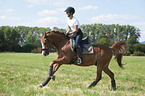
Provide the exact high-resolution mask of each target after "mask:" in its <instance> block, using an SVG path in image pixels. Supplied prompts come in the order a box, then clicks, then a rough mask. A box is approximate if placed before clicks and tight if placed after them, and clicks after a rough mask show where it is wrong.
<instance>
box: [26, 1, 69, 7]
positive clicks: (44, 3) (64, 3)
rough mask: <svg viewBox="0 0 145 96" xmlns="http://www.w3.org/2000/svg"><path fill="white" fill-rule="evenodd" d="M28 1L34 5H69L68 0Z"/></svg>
mask: <svg viewBox="0 0 145 96" xmlns="http://www.w3.org/2000/svg"><path fill="white" fill-rule="evenodd" d="M26 1H27V2H29V3H31V4H34V5H54V6H62V5H67V3H66V2H65V1H67V0H26Z"/></svg>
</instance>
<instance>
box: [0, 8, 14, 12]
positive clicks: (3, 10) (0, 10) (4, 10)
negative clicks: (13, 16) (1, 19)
mask: <svg viewBox="0 0 145 96" xmlns="http://www.w3.org/2000/svg"><path fill="white" fill-rule="evenodd" d="M13 11H14V9H0V12H13Z"/></svg>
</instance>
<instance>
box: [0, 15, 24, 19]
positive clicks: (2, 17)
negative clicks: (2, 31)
mask: <svg viewBox="0 0 145 96" xmlns="http://www.w3.org/2000/svg"><path fill="white" fill-rule="evenodd" d="M0 19H1V20H21V19H22V18H21V17H7V16H4V15H2V16H0Z"/></svg>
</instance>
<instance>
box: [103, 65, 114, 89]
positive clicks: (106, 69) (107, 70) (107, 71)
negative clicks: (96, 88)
mask: <svg viewBox="0 0 145 96" xmlns="http://www.w3.org/2000/svg"><path fill="white" fill-rule="evenodd" d="M103 71H104V72H105V73H106V74H107V75H108V76H109V77H110V78H111V88H112V89H113V90H116V82H115V79H114V73H113V72H112V71H111V70H110V69H109V68H108V66H106V67H105V68H104V69H103Z"/></svg>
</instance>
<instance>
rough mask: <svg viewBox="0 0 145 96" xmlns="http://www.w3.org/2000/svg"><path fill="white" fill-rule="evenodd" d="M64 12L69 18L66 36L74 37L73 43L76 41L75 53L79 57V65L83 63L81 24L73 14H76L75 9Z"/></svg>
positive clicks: (71, 8)
mask: <svg viewBox="0 0 145 96" xmlns="http://www.w3.org/2000/svg"><path fill="white" fill-rule="evenodd" d="M64 12H66V14H67V17H68V18H67V24H68V29H67V32H66V36H68V35H70V34H72V35H73V41H75V42H74V43H75V45H74V49H73V51H74V53H75V55H77V57H78V64H82V63H83V58H82V47H81V45H80V44H81V40H82V38H83V33H82V31H81V29H80V23H79V21H78V20H77V18H76V17H74V16H73V14H74V13H75V9H74V8H73V7H68V8H67V9H66V10H65V11H64ZM71 30H72V31H71ZM70 31H71V32H70Z"/></svg>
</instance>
